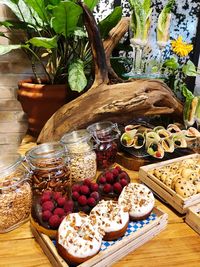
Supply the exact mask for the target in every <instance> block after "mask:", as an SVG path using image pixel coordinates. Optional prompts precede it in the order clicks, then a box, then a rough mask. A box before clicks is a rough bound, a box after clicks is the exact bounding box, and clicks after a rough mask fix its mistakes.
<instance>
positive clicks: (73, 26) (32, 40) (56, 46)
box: [0, 0, 121, 135]
mask: <svg viewBox="0 0 200 267" xmlns="http://www.w3.org/2000/svg"><path fill="white" fill-rule="evenodd" d="M84 2H85V4H87V6H88V7H89V8H90V9H91V10H92V9H93V8H94V6H95V5H96V4H97V2H98V1H97V0H95V1H94V0H84ZM0 4H5V5H6V6H7V7H8V8H10V9H11V10H12V12H13V13H14V14H15V16H16V20H12V21H11V20H5V21H1V22H0V25H1V26H4V27H6V28H7V30H8V32H9V34H10V33H11V34H12V33H13V32H16V31H19V30H22V32H23V35H22V37H21V38H20V39H19V40H17V41H18V42H17V44H9V45H0V55H3V54H6V53H8V52H10V51H12V50H15V49H22V50H23V51H24V52H25V54H26V55H27V57H28V59H29V60H30V62H31V66H32V70H33V78H31V79H30V80H25V81H20V82H19V90H18V100H19V101H20V102H21V104H22V108H23V110H24V111H25V113H27V115H28V123H29V130H30V132H31V133H32V134H34V135H38V134H39V132H40V130H41V129H42V127H43V125H44V124H45V122H46V121H47V120H48V119H49V118H50V116H51V115H52V114H53V113H54V112H55V111H56V110H57V109H58V108H59V107H60V106H62V105H64V104H65V103H67V102H68V101H70V100H72V99H73V98H75V97H77V96H78V95H79V94H80V93H81V92H84V91H85V90H87V88H88V87H89V85H90V84H91V82H92V67H91V66H92V64H91V63H92V62H91V60H92V57H91V51H90V45H89V42H88V36H87V32H86V31H85V29H84V22H83V18H82V8H81V7H80V5H79V4H78V2H76V1H73V0H65V1H64V0H45V1H44V0H37V1H36V0H0ZM120 18H121V11H120V12H119V8H117V10H114V11H113V12H112V14H111V15H110V16H108V18H106V19H105V20H104V22H103V23H102V22H101V23H100V25H101V26H102V27H103V29H102V32H103V33H104V35H105V32H108V30H109V29H110V27H111V25H112V27H113V26H115V25H116V24H117V22H118V21H119V20H120ZM113 21H114V24H113ZM111 22H112V23H111ZM0 35H1V36H2V37H5V38H8V39H9V35H6V34H5V33H3V32H1V33H0ZM41 70H42V72H41ZM40 73H42V75H41V74H40Z"/></svg>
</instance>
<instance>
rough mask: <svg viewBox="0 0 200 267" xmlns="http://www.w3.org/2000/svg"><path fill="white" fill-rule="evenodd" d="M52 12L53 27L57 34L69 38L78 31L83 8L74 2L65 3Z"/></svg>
mask: <svg viewBox="0 0 200 267" xmlns="http://www.w3.org/2000/svg"><path fill="white" fill-rule="evenodd" d="M52 11H53V19H52V26H53V29H54V30H55V32H56V33H59V34H63V35H64V36H65V37H67V36H69V35H70V34H71V33H72V32H73V31H74V30H75V29H76V26H77V22H78V19H79V16H80V14H81V13H82V8H81V7H80V6H78V5H77V4H75V3H73V2H69V1H65V2H60V4H59V5H58V6H56V7H55V8H53V10H52Z"/></svg>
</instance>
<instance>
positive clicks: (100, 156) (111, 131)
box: [87, 121, 120, 170]
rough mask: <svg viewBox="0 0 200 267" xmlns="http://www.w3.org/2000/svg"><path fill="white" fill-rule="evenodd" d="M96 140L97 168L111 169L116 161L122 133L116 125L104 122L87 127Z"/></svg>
mask: <svg viewBox="0 0 200 267" xmlns="http://www.w3.org/2000/svg"><path fill="white" fill-rule="evenodd" d="M87 130H88V132H90V133H91V134H92V135H93V138H94V140H95V152H96V155H97V168H98V170H104V169H107V168H109V167H110V166H111V165H112V164H113V163H114V162H115V160H116V156H117V152H118V142H119V136H120V131H119V129H118V125H117V124H116V123H112V122H110V121H102V122H97V123H94V124H92V125H90V126H88V127H87Z"/></svg>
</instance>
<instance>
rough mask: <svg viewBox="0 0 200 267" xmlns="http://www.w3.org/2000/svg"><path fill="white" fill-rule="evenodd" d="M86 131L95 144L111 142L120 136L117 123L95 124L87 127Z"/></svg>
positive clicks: (103, 122)
mask: <svg viewBox="0 0 200 267" xmlns="http://www.w3.org/2000/svg"><path fill="white" fill-rule="evenodd" d="M87 130H88V132H90V133H91V134H92V135H93V137H94V138H95V140H96V141H97V142H98V141H99V142H108V141H112V140H114V139H117V138H118V137H119V136H120V131H119V129H118V125H117V123H113V122H111V121H102V122H96V123H94V124H91V125H89V126H88V127H87Z"/></svg>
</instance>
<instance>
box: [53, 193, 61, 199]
mask: <svg viewBox="0 0 200 267" xmlns="http://www.w3.org/2000/svg"><path fill="white" fill-rule="evenodd" d="M53 197H54V199H55V200H57V199H58V198H60V197H62V193H61V192H54V194H53Z"/></svg>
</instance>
